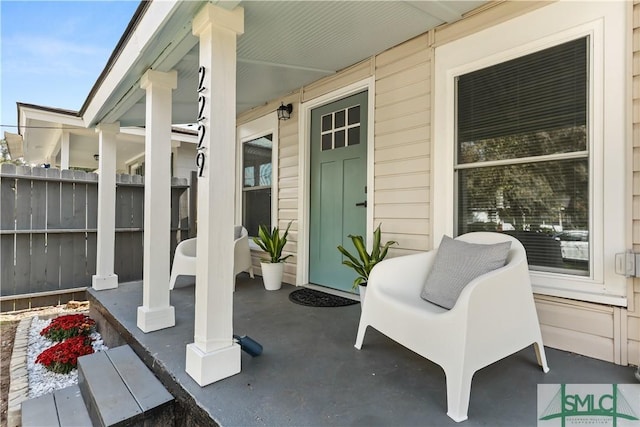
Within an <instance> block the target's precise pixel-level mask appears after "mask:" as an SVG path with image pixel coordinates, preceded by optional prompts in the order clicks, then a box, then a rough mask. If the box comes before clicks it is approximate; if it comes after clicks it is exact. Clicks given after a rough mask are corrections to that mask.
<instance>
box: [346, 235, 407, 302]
mask: <svg viewBox="0 0 640 427" xmlns="http://www.w3.org/2000/svg"><path fill="white" fill-rule="evenodd" d="M380 225H382V224H379V225H378V227H377V228H376V229H375V231H374V232H373V245H372V249H371V253H370V254H369V253H368V252H367V248H366V246H365V244H364V239H363V238H362V236H354V235H351V234H349V236H348V237H349V238H350V239H351V241H352V242H353V246H355V248H356V251H357V252H358V253H357V255H358V257H357V258H356V257H355V256H354V255H352V254H351V253H349V251H347V250H346V249H345V248H344V247H343V246H342V245H339V246H338V250H339V251H340V252H341V253H342V255H344V256H346V257H347V258H348V259H345V260H343V261H342V264H344V265H346V266H347V267H350V268H352V269H353V270H354V271H355V272H356V273H357V274H358V276H357V277H356V278H355V280H354V281H353V289H356V288H358V287H359V291H360V302H361V303H363V302H364V295H365V291H366V289H367V282H368V281H369V273H371V270H372V269H373V267H374V266H375V265H376V264H377V263H379V262H380V261H382V260H383V259H384V257H386V256H387V252H388V250H389V246H391V245H395V244H397V243H398V242H396V241H393V240H390V241H388V242H387V243H385V244H384V246H382V245H381V244H380V234H381V232H380Z"/></svg>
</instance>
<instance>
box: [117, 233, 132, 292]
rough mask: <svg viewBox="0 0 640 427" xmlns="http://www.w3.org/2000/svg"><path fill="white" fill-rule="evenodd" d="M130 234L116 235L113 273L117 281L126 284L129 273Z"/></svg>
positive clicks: (130, 273)
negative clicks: (116, 276)
mask: <svg viewBox="0 0 640 427" xmlns="http://www.w3.org/2000/svg"><path fill="white" fill-rule="evenodd" d="M130 235H131V233H116V242H115V261H114V273H115V274H117V275H118V280H119V281H121V282H128V281H129V280H131V279H130V277H131V275H132V272H131V265H132V264H131V255H132V252H131V239H130Z"/></svg>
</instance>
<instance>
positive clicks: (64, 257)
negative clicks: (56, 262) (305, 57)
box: [60, 234, 75, 289]
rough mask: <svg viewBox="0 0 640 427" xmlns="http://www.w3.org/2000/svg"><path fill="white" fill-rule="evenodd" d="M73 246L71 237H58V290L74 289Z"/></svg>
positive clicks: (64, 235) (67, 235)
mask: <svg viewBox="0 0 640 427" xmlns="http://www.w3.org/2000/svg"><path fill="white" fill-rule="evenodd" d="M73 257H74V245H73V235H71V234H62V235H60V288H61V289H64V288H74V287H75V286H73V266H74V260H73Z"/></svg>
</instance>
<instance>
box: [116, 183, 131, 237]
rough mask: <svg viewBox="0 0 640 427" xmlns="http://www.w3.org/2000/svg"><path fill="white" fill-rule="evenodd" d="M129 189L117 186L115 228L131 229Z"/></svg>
mask: <svg viewBox="0 0 640 427" xmlns="http://www.w3.org/2000/svg"><path fill="white" fill-rule="evenodd" d="M131 190H132V189H131V187H123V186H118V191H117V193H116V228H130V227H131V210H132V207H131V192H132V191H131Z"/></svg>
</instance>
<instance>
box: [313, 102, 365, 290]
mask: <svg viewBox="0 0 640 427" xmlns="http://www.w3.org/2000/svg"><path fill="white" fill-rule="evenodd" d="M367 110H368V109H367V92H366V91H365V92H361V93H358V94H356V95H351V96H349V97H347V98H344V99H341V100H339V101H336V102H333V103H331V104H327V105H323V106H322V107H318V108H316V109H314V110H312V112H311V210H310V232H309V282H310V283H314V284H317V285H321V286H327V287H330V288H333V289H339V290H342V291H348V292H354V291H353V290H352V284H353V280H354V279H355V277H356V276H355V273H354V272H353V270H351V269H350V268H348V267H345V266H344V265H342V255H341V254H340V252H338V250H337V249H336V248H337V246H338V245H343V246H344V247H345V248H347V249H348V250H349V251H351V252H354V248H353V244H352V243H351V239H349V238H347V235H349V234H359V235H361V236H365V234H366V217H367V215H366V214H367V206H366V203H365V202H366V200H367V194H366V184H367Z"/></svg>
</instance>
